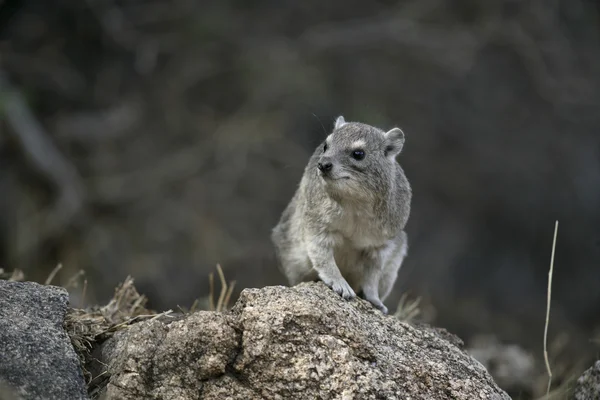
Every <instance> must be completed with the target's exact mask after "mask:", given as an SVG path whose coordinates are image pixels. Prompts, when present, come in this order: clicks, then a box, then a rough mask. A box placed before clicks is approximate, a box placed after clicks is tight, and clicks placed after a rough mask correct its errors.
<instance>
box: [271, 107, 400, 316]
mask: <svg viewBox="0 0 600 400" xmlns="http://www.w3.org/2000/svg"><path fill="white" fill-rule="evenodd" d="M403 144H404V133H403V132H402V131H401V130H400V129H399V128H394V129H391V130H389V131H387V132H384V131H382V130H380V129H378V128H375V127H372V126H369V125H366V124H362V123H358V122H346V121H345V120H344V117H341V116H340V117H338V119H337V121H336V123H335V127H334V129H333V132H332V133H331V134H330V135H329V136H328V137H327V139H326V140H325V141H324V142H323V143H321V144H320V145H319V147H317V149H316V150H315V152H314V153H313V155H312V156H311V158H310V160H309V162H308V165H307V166H306V168H305V170H304V175H303V176H302V179H301V181H300V185H299V186H298V189H297V190H296V193H295V194H294V196H293V197H292V200H291V201H290V203H289V204H288V206H287V207H286V209H285V210H284V211H283V214H282V216H281V219H280V220H279V223H278V224H277V226H275V228H274V229H273V232H272V235H271V239H272V241H273V244H274V247H275V253H276V256H277V260H278V264H279V267H280V269H281V270H282V272H283V273H284V274H285V276H286V277H287V279H288V282H289V283H290V284H291V285H295V284H297V283H300V282H302V281H308V280H316V279H320V280H322V281H323V282H324V283H325V284H326V285H328V286H329V287H331V288H332V289H333V290H334V291H335V292H337V293H339V294H340V295H342V296H343V297H344V298H345V299H351V298H353V297H355V296H356V293H359V294H360V295H361V296H362V297H363V298H365V299H366V300H368V301H370V302H371V303H372V304H373V305H374V306H375V307H377V308H379V309H380V310H381V311H383V312H384V313H387V308H386V307H385V306H384V305H383V303H382V300H385V298H386V297H387V296H388V295H389V293H390V291H391V289H392V286H393V284H394V282H395V280H396V277H397V275H398V270H399V269H400V266H401V265H402V261H403V260H404V257H405V256H406V252H407V249H408V242H407V237H406V233H405V232H404V226H405V225H406V222H407V220H408V216H409V214H410V203H411V198H412V191H411V187H410V184H409V183H408V180H407V179H406V176H405V175H404V171H403V170H402V168H401V167H400V165H399V164H398V163H397V161H396V156H397V155H398V154H399V153H400V151H401V150H402V146H403Z"/></svg>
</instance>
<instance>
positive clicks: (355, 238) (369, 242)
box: [330, 207, 390, 250]
mask: <svg viewBox="0 0 600 400" xmlns="http://www.w3.org/2000/svg"><path fill="white" fill-rule="evenodd" d="M330 229H331V231H332V232H333V233H335V234H337V236H338V240H337V246H336V247H338V248H346V250H351V249H354V250H360V249H365V248H371V247H379V246H382V245H384V244H385V243H386V242H387V241H388V240H389V238H390V232H387V229H386V227H385V226H383V224H382V223H381V221H380V219H379V218H377V216H376V215H375V213H374V211H373V210H372V209H371V210H369V209H368V208H366V207H361V208H358V207H344V208H343V207H339V209H338V210H337V212H336V213H334V215H333V218H332V219H331V226H330ZM340 250H341V249H340Z"/></svg>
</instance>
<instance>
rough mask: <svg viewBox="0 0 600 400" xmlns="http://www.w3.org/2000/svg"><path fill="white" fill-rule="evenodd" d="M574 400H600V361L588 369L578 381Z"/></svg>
mask: <svg viewBox="0 0 600 400" xmlns="http://www.w3.org/2000/svg"><path fill="white" fill-rule="evenodd" d="M573 399H574V400H599V399H600V361H596V363H595V364H594V365H593V366H592V367H590V368H589V369H587V370H586V371H585V372H584V373H583V375H581V376H580V377H579V379H577V383H576V385H575V390H574V392H573Z"/></svg>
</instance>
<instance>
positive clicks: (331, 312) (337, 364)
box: [101, 283, 510, 400]
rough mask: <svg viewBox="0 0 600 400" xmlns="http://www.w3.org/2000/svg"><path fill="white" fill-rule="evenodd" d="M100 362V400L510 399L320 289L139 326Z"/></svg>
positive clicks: (425, 333)
mask: <svg viewBox="0 0 600 400" xmlns="http://www.w3.org/2000/svg"><path fill="white" fill-rule="evenodd" d="M101 353H102V355H101V358H103V359H104V362H105V363H107V365H108V369H107V371H106V373H105V375H106V374H108V375H109V376H110V378H109V379H108V385H107V387H106V388H105V390H104V392H103V398H105V399H106V400H109V399H123V400H128V399H140V398H148V399H174V400H177V399H180V400H186V399H308V398H320V399H429V400H431V399H465V400H466V399H468V400H473V399H490V400H491V399H494V400H508V399H510V397H509V396H508V395H507V394H506V393H505V392H503V391H502V390H501V389H500V388H499V387H498V386H497V385H496V384H495V383H494V381H493V380H492V378H491V377H490V375H489V374H488V373H487V371H486V370H485V368H483V366H482V365H481V364H480V363H479V362H477V361H476V360H475V359H474V358H472V357H471V356H469V355H468V354H466V353H465V352H464V351H462V350H461V349H460V348H458V347H457V346H456V345H455V344H454V343H451V342H450V341H448V340H447V335H443V336H442V335H439V334H437V333H436V331H435V330H432V329H424V328H416V327H413V326H411V325H408V324H405V323H402V322H399V321H398V320H396V319H394V318H393V317H391V316H384V315H382V314H381V313H380V312H379V311H377V310H375V309H373V308H372V307H371V305H370V304H368V303H367V302H365V301H364V300H360V299H355V300H352V301H345V300H343V299H342V298H341V297H340V296H338V295H336V294H335V293H334V292H333V291H331V290H330V289H329V288H327V287H326V286H325V285H323V284H322V283H303V284H300V285H298V286H296V287H292V288H289V287H282V286H275V287H266V288H263V289H246V290H244V291H243V292H242V294H241V296H240V299H239V300H238V302H237V303H236V304H235V306H234V307H233V309H232V310H231V312H229V313H225V314H218V313H213V312H206V311H201V312H197V313H194V314H191V315H189V316H187V317H186V318H183V319H179V320H177V321H174V322H171V323H168V322H164V321H158V320H154V321H146V322H140V323H137V324H134V325H133V326H132V327H131V328H130V329H128V330H126V331H122V332H119V333H117V334H116V335H115V336H114V337H113V338H111V339H110V340H108V341H107V342H106V343H105V345H104V347H103V348H102V351H101Z"/></svg>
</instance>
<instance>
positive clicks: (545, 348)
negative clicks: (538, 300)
mask: <svg viewBox="0 0 600 400" xmlns="http://www.w3.org/2000/svg"><path fill="white" fill-rule="evenodd" d="M557 234H558V221H556V223H555V225H554V239H553V241H552V256H551V257H550V271H549V272H548V299H547V303H546V324H545V326H544V361H545V362H546V371H547V372H548V387H547V389H546V396H548V395H549V394H550V386H552V370H551V369H550V361H549V360H548V324H549V322H550V299H551V298H552V274H553V272H554V252H555V250H556V235H557Z"/></svg>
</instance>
